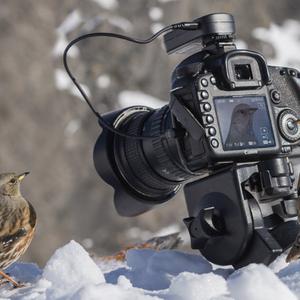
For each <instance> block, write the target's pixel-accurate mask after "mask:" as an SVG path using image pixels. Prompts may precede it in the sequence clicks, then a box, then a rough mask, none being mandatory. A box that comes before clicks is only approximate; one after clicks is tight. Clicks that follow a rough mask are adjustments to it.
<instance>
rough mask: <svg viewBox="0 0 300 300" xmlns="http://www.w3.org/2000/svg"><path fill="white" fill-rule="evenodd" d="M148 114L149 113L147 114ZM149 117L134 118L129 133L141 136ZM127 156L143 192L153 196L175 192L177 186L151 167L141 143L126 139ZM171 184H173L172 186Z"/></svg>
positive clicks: (130, 123)
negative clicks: (146, 119) (145, 121)
mask: <svg viewBox="0 0 300 300" xmlns="http://www.w3.org/2000/svg"><path fill="white" fill-rule="evenodd" d="M147 114H148V113H147ZM146 117H148V116H147V115H145V114H144V113H143V114H139V115H138V116H134V118H133V119H132V120H130V122H129V126H128V127H127V133H128V134H132V135H140V134H141V131H142V128H141V127H143V126H141V125H143V123H144V121H143V120H144V119H145V118H146ZM124 144H125V145H124V146H125V147H124V149H125V156H126V159H127V162H128V164H129V167H130V169H131V172H132V174H134V177H135V182H136V183H138V185H140V187H141V190H143V191H146V190H148V191H149V193H150V194H152V195H155V196H157V195H161V194H162V193H169V192H173V191H174V188H175V187H176V184H174V183H172V182H171V181H169V180H166V179H164V178H161V177H160V176H158V174H156V173H155V172H154V171H153V170H152V168H151V167H150V166H149V164H148V162H147V160H146V159H145V157H144V153H143V152H142V146H141V141H139V140H133V139H125V141H124ZM170 183H171V184H170Z"/></svg>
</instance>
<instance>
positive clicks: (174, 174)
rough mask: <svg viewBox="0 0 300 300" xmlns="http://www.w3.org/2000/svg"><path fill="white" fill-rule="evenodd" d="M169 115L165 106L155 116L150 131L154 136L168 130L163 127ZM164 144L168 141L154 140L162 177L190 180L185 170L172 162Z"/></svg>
mask: <svg viewBox="0 0 300 300" xmlns="http://www.w3.org/2000/svg"><path fill="white" fill-rule="evenodd" d="M168 113H169V107H168V106H165V107H163V108H162V109H160V110H159V111H156V112H155V113H154V114H153V117H152V120H151V121H152V123H151V130H150V132H151V134H152V135H153V136H158V135H160V134H161V133H163V132H164V131H165V130H166V128H164V126H163V125H164V119H165V117H166V116H167V115H168ZM164 143H167V141H163V140H162V139H160V138H154V139H153V140H152V146H153V152H154V155H155V157H156V160H157V164H156V171H157V172H159V174H160V175H161V176H163V177H166V176H167V177H168V178H171V179H172V180H174V181H176V180H179V181H182V180H184V179H187V178H189V177H190V175H189V174H187V173H186V172H185V171H184V170H182V169H180V168H179V166H178V165H176V164H175V163H174V161H173V160H172V154H171V153H170V152H168V151H167V148H168V147H166V145H165V144H164ZM177 160H178V157H177ZM166 172H167V173H166Z"/></svg>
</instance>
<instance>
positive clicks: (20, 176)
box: [17, 172, 29, 181]
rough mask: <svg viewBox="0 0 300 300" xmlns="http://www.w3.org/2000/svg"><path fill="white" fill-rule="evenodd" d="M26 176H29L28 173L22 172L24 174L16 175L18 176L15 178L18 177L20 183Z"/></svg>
mask: <svg viewBox="0 0 300 300" xmlns="http://www.w3.org/2000/svg"><path fill="white" fill-rule="evenodd" d="M28 174H29V172H24V173H22V174H20V175H18V176H17V177H18V180H19V181H22V180H23V179H24V178H25V177H26V176H27V175H28Z"/></svg>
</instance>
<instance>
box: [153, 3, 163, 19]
mask: <svg viewBox="0 0 300 300" xmlns="http://www.w3.org/2000/svg"><path fill="white" fill-rule="evenodd" d="M163 15H164V13H163V11H162V9H161V8H160V7H157V6H154V7H151V8H150V9H149V17H150V19H151V20H153V21H158V20H160V19H161V18H162V17H163Z"/></svg>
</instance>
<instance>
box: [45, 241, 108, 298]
mask: <svg viewBox="0 0 300 300" xmlns="http://www.w3.org/2000/svg"><path fill="white" fill-rule="evenodd" d="M42 276H43V279H46V280H47V281H49V282H51V288H50V289H47V290H46V296H47V298H49V299H59V298H62V297H65V296H66V295H68V296H69V294H70V291H72V293H73V292H74V293H75V292H76V291H78V290H79V289H81V288H82V287H84V286H86V285H91V284H94V285H97V284H100V283H103V282H105V279H104V275H103V273H102V272H101V270H100V269H99V268H98V267H97V265H96V264H95V263H94V262H93V261H92V260H91V258H90V256H89V254H88V253H87V252H86V251H85V250H84V249H83V247H82V246H80V245H79V244H78V243H76V242H74V241H71V242H70V243H69V244H67V245H66V246H64V247H62V248H61V249H59V250H57V251H56V252H55V253H54V254H53V256H52V257H51V258H50V260H49V261H48V263H47V264H46V266H45V268H44V271H43V275H42ZM66 287H67V289H66Z"/></svg>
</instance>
